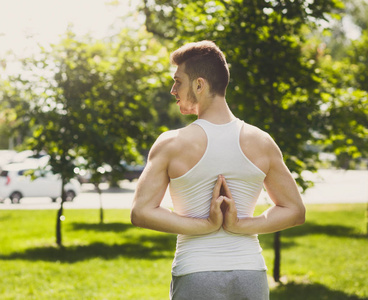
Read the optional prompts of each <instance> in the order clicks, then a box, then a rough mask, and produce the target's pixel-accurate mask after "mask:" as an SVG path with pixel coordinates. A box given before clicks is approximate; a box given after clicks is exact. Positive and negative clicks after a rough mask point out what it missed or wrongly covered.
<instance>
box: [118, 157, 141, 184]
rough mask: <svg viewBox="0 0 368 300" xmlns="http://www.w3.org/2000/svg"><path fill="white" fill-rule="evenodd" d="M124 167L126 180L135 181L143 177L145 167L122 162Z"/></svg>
mask: <svg viewBox="0 0 368 300" xmlns="http://www.w3.org/2000/svg"><path fill="white" fill-rule="evenodd" d="M120 163H121V165H122V166H123V167H124V169H125V172H124V179H128V180H129V181H133V180H134V179H138V178H139V176H141V174H142V172H143V170H144V167H145V165H135V164H130V165H129V164H127V163H126V162H125V161H124V160H123V161H121V162H120Z"/></svg>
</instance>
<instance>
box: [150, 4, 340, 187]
mask: <svg viewBox="0 0 368 300" xmlns="http://www.w3.org/2000/svg"><path fill="white" fill-rule="evenodd" d="M144 4H145V5H144V12H145V14H146V27H147V29H148V30H149V31H152V32H153V33H155V34H156V35H157V36H160V37H161V38H166V39H174V42H175V46H176V47H177V46H181V45H182V44H183V43H185V42H189V41H197V40H203V39H209V40H214V41H215V42H216V44H217V45H219V47H220V48H221V49H222V50H223V51H224V53H225V54H226V56H227V60H228V63H229V64H230V72H231V77H232V79H231V81H230V85H229V88H228V91H227V100H228V103H229V105H230V107H231V108H232V110H233V111H234V112H235V114H236V115H237V116H238V117H240V118H243V119H244V120H246V121H247V122H249V123H251V124H254V125H256V126H258V127H260V128H262V129H264V130H266V131H267V132H269V133H270V134H271V135H272V136H273V137H274V138H275V140H276V142H277V143H278V144H279V146H280V148H281V150H282V151H283V153H284V158H285V161H286V163H287V165H288V167H289V168H290V169H291V171H292V172H294V173H295V174H296V175H297V181H298V183H299V185H300V186H301V187H303V188H304V189H306V188H307V187H308V186H309V185H308V182H305V181H304V180H303V178H302V177H301V176H300V174H301V172H302V171H303V170H305V169H309V170H313V169H314V168H315V161H316V160H317V154H316V153H315V152H313V151H311V150H309V148H308V147H306V145H307V144H308V143H309V144H310V143H312V141H313V140H314V136H313V129H312V125H313V124H314V123H313V117H314V115H316V114H318V112H319V109H320V107H319V99H320V94H319V92H320V91H319V89H318V87H319V83H320V80H319V78H318V75H317V74H316V72H315V70H316V55H317V49H316V48H314V49H308V47H306V45H307V43H306V41H305V28H306V27H305V26H306V25H307V26H311V27H313V26H316V25H315V23H314V21H315V20H318V19H325V14H326V13H329V12H331V11H332V9H333V8H336V7H340V6H341V2H339V1H328V0H325V1H313V2H312V1H293V2H291V1H240V0H234V1H175V0H160V1H150V2H148V1H144ZM172 46H174V45H172Z"/></svg>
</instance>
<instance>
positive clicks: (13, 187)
mask: <svg viewBox="0 0 368 300" xmlns="http://www.w3.org/2000/svg"><path fill="white" fill-rule="evenodd" d="M37 167H38V165H37V164H35V163H28V164H27V163H13V164H9V165H6V166H4V167H3V170H2V171H1V173H0V201H1V202H3V201H4V200H5V199H7V198H10V200H11V202H12V203H19V202H20V200H21V199H22V198H23V197H50V198H51V199H52V201H53V202H56V199H57V198H58V197H60V196H61V178H60V175H59V174H53V173H52V172H51V171H50V170H47V169H38V168H37ZM30 172H33V173H34V176H35V177H36V178H35V179H33V178H32V177H31V176H30V175H28V174H29V173H30ZM64 190H65V192H66V197H67V201H72V200H73V199H74V198H75V197H76V196H77V195H78V194H79V192H80V183H79V182H78V180H76V179H72V180H70V182H68V183H67V184H66V185H65V188H64Z"/></svg>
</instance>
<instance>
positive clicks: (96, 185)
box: [95, 183, 104, 224]
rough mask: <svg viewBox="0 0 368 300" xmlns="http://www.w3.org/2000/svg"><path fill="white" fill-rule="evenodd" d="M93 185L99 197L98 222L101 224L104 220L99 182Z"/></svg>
mask: <svg viewBox="0 0 368 300" xmlns="http://www.w3.org/2000/svg"><path fill="white" fill-rule="evenodd" d="M95 187H96V190H97V193H98V196H99V199H100V224H103V222H104V212H103V208H102V191H101V189H100V184H99V183H95Z"/></svg>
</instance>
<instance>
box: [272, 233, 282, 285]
mask: <svg viewBox="0 0 368 300" xmlns="http://www.w3.org/2000/svg"><path fill="white" fill-rule="evenodd" d="M280 236H281V232H280V231H278V232H275V233H274V240H273V249H274V252H275V260H274V263H273V279H274V280H275V282H280V264H281V240H280Z"/></svg>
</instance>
